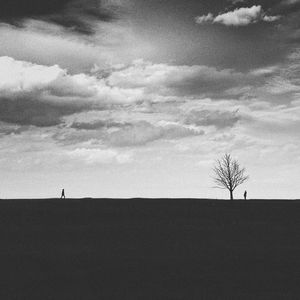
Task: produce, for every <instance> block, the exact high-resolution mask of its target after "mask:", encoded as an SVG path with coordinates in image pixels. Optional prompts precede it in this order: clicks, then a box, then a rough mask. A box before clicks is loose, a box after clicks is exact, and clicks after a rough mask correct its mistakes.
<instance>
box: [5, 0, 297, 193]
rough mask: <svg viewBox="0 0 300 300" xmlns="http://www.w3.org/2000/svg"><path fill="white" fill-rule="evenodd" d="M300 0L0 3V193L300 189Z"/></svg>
mask: <svg viewBox="0 0 300 300" xmlns="http://www.w3.org/2000/svg"><path fill="white" fill-rule="evenodd" d="M299 23H300V1H299V0H278V1H275V0H274V1H273V0H269V1H250V0H249V1H247V0H223V1H222V0H218V1H217V0H203V1H199V0H194V1H192V0H186V1H182V0H164V1H161V0H151V1H148V0H147V1H146V0H123V1H122V0H105V1H104V0H103V1H99V0H59V1H53V0H51V1H50V0H30V1H28V0H26V1H25V0H11V1H1V3H0V35H1V43H0V178H1V180H0V197H2V198H12V197H53V196H54V197H55V196H58V195H59V193H60V189H61V188H65V190H66V195H67V197H68V196H69V197H84V196H93V197H134V196H138V197H212V198H225V197H228V195H227V193H226V191H222V190H218V189H214V188H213V182H212V179H211V175H212V172H211V169H212V166H213V164H214V161H215V160H216V159H217V158H219V157H220V156H221V155H223V154H224V153H226V152H227V153H231V154H232V155H233V156H234V157H235V158H237V159H238V160H239V161H240V162H241V164H242V165H244V166H245V167H246V168H247V171H248V173H249V175H250V180H249V181H248V182H247V183H246V184H244V185H243V186H242V187H241V188H240V189H237V191H236V197H241V196H242V193H243V191H244V189H247V190H248V195H249V197H250V198H283V197H284V198H299V197H300V185H299V179H300V139H299V137H300V131H299V128H300V79H299V78H300V76H299V75H300V26H299V25H300V24H299Z"/></svg>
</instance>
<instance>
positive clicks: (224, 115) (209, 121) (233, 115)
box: [185, 110, 240, 129]
mask: <svg viewBox="0 0 300 300" xmlns="http://www.w3.org/2000/svg"><path fill="white" fill-rule="evenodd" d="M239 120H240V116H239V115H238V113H237V111H235V112H230V111H219V110H216V111H210V110H201V111H196V110H194V111H191V112H190V113H189V114H188V115H187V116H186V118H185V123H186V124H191V125H197V126H215V127H216V128H217V129H224V128H228V127H233V126H234V125H235V124H236V123H237V122H238V121H239Z"/></svg>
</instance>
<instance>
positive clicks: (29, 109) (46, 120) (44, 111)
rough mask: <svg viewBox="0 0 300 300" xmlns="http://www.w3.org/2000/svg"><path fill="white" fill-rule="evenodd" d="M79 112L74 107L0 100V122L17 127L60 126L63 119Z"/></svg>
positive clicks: (31, 101) (24, 100) (22, 100)
mask: <svg viewBox="0 0 300 300" xmlns="http://www.w3.org/2000/svg"><path fill="white" fill-rule="evenodd" d="M76 111H77V108H74V107H72V106H55V105H52V104H50V103H46V102H40V101H34V100H29V99H23V98H22V99H14V100H12V99H5V98H1V99H0V121H3V122H7V123H11V124H17V125H34V126H37V127H48V126H55V125H58V124H60V123H61V122H62V121H61V117H62V116H64V115H70V114H73V113H75V112H76Z"/></svg>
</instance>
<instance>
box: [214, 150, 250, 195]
mask: <svg viewBox="0 0 300 300" xmlns="http://www.w3.org/2000/svg"><path fill="white" fill-rule="evenodd" d="M213 171H214V177H213V179H214V182H215V184H216V187H217V188H221V189H227V190H228V191H229V192H230V200H233V191H234V190H235V189H236V187H238V186H239V185H241V184H242V183H243V182H245V181H246V180H247V179H248V178H249V176H247V175H245V172H246V169H245V168H241V166H240V164H239V162H238V161H237V160H234V159H233V158H232V157H231V155H230V154H225V155H224V156H223V157H222V158H221V159H219V160H217V162H216V165H215V167H214V168H213Z"/></svg>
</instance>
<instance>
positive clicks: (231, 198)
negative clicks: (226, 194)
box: [229, 190, 233, 200]
mask: <svg viewBox="0 0 300 300" xmlns="http://www.w3.org/2000/svg"><path fill="white" fill-rule="evenodd" d="M229 191H230V200H233V191H232V190H229Z"/></svg>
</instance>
